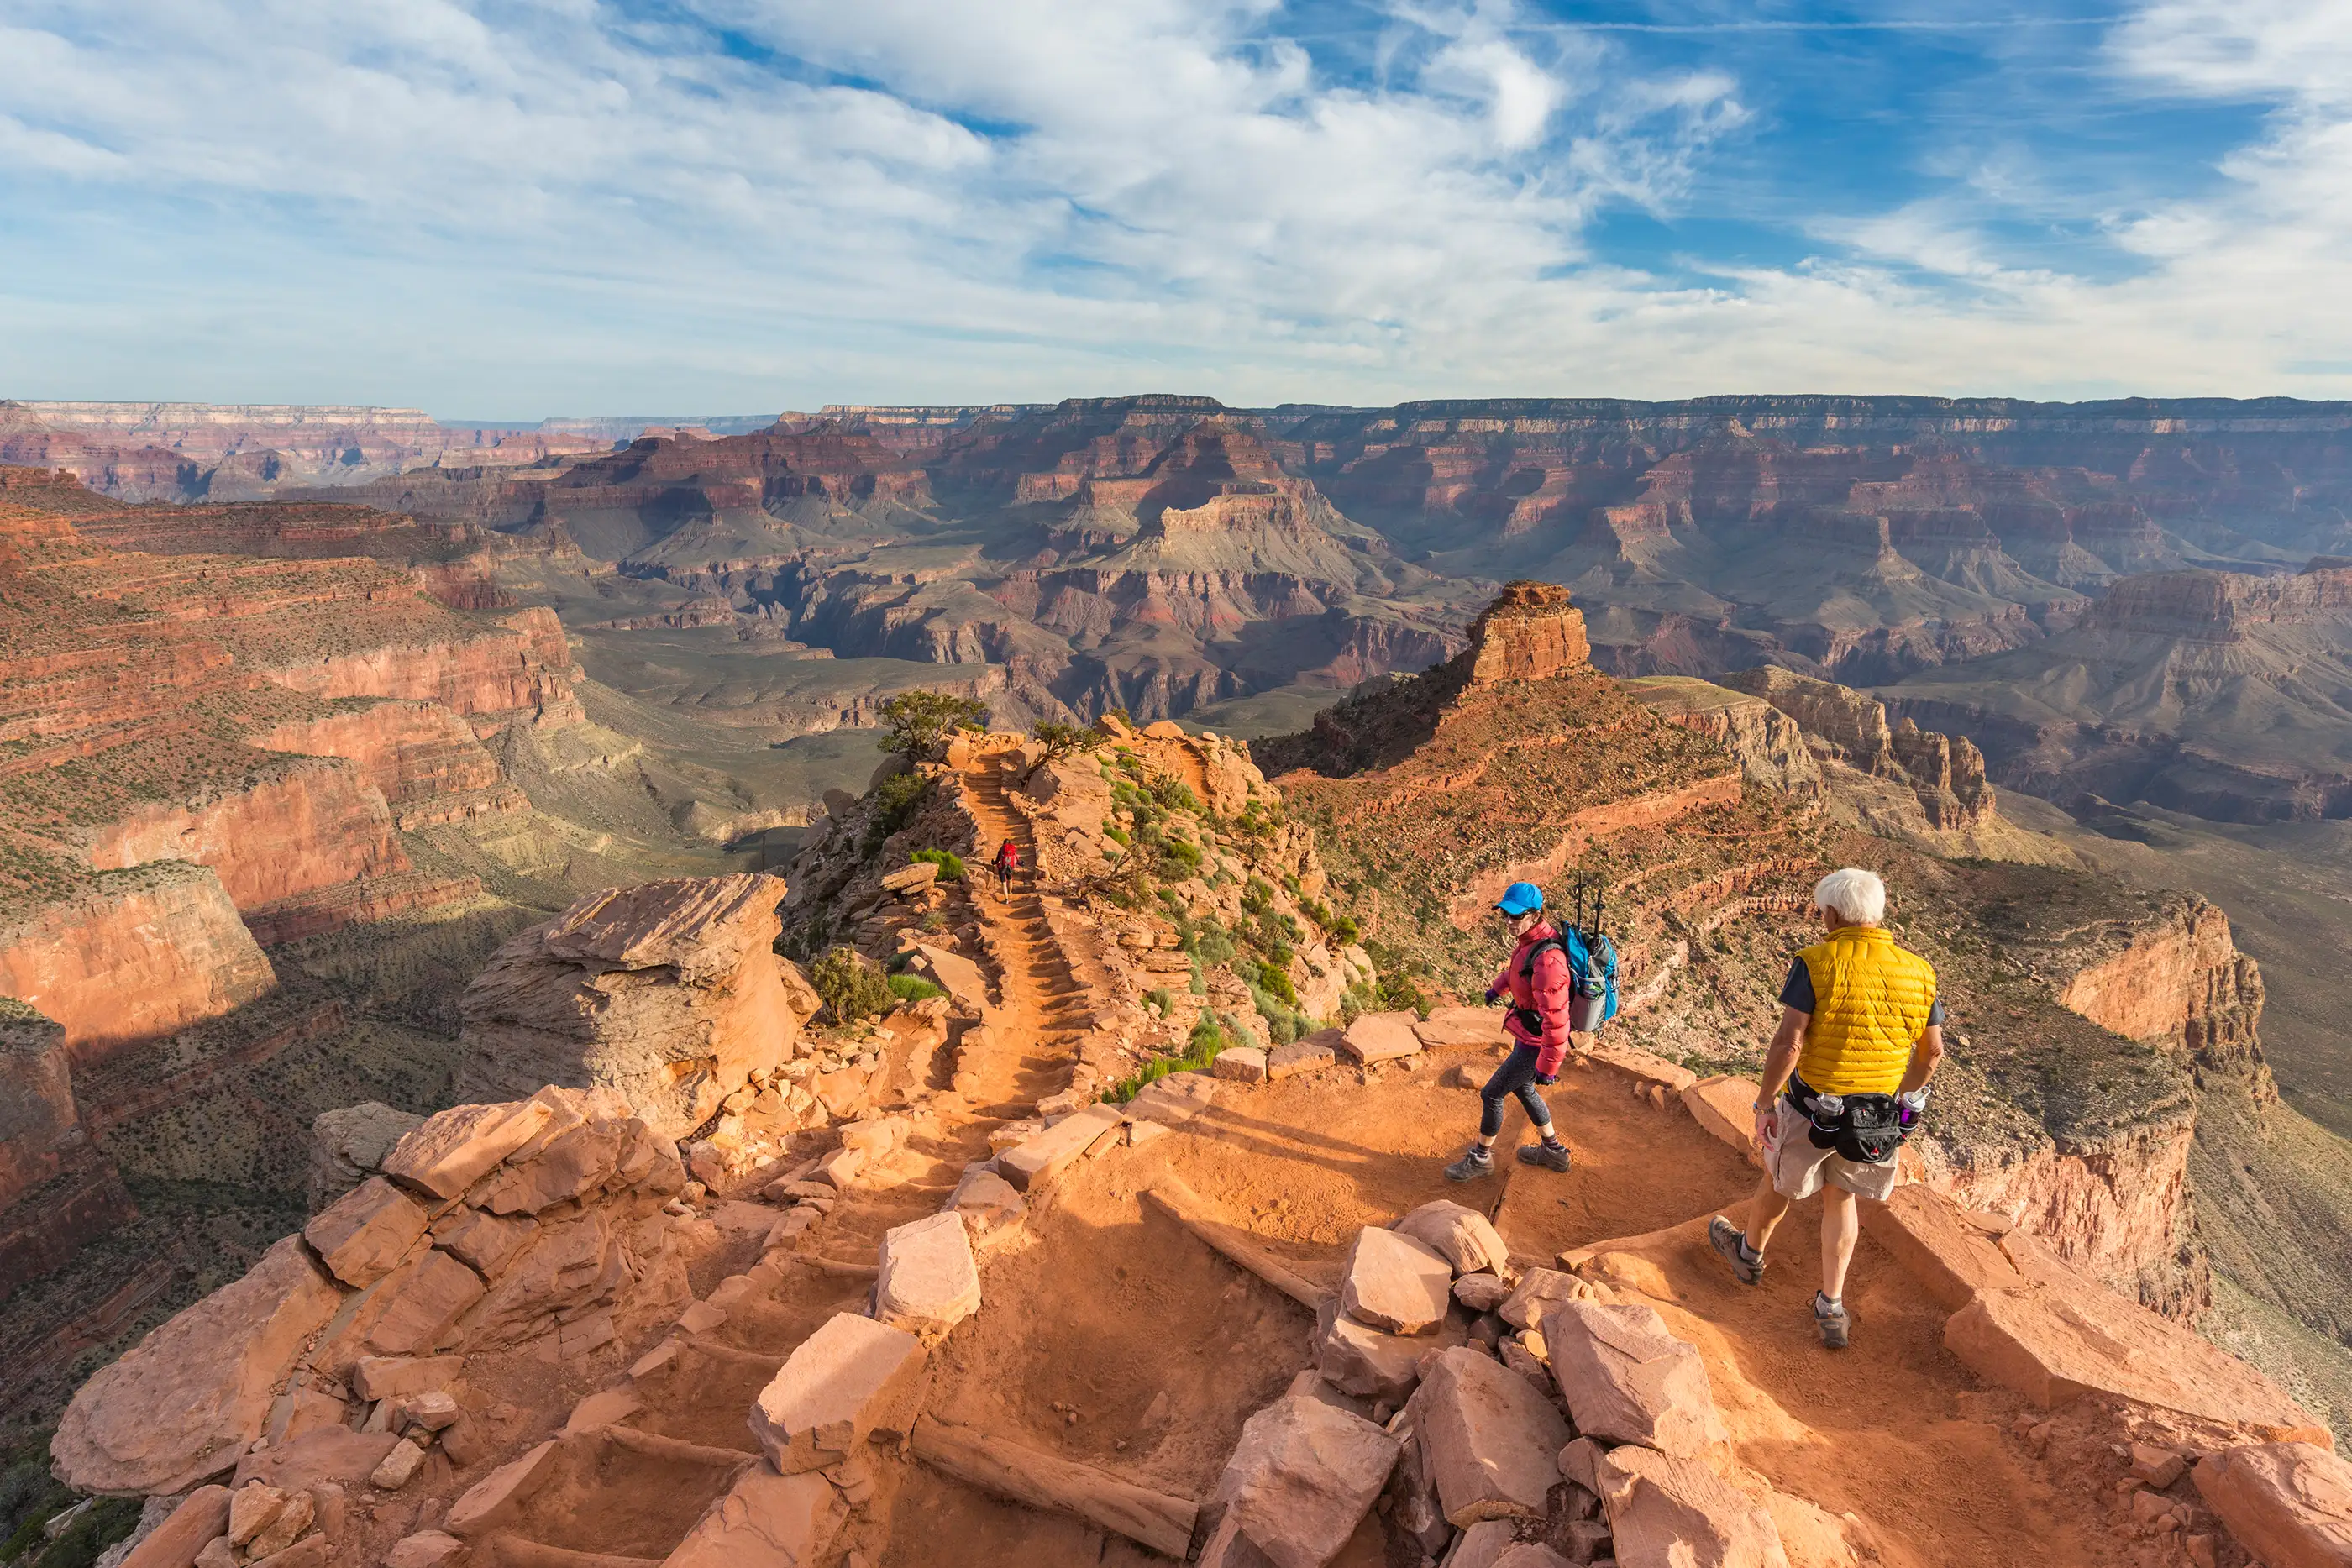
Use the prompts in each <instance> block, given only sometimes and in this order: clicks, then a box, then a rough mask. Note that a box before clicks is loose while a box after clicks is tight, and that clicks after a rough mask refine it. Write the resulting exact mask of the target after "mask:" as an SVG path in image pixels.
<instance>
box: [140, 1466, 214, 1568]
mask: <svg viewBox="0 0 2352 1568" xmlns="http://www.w3.org/2000/svg"><path fill="white" fill-rule="evenodd" d="M228 1516H229V1490H228V1488H226V1487H224V1486H208V1487H198V1488H197V1489H196V1490H194V1491H192V1492H190V1493H189V1494H188V1495H187V1498H186V1499H185V1500H184V1501H183V1502H182V1503H181V1504H180V1506H179V1507H177V1508H175V1509H173V1511H172V1516H171V1517H170V1518H169V1519H167V1520H165V1521H163V1523H161V1524H159V1525H157V1526H156V1527H155V1528H154V1530H153V1531H150V1532H149V1534H148V1536H147V1538H146V1539H145V1540H143V1541H142V1542H139V1544H138V1545H136V1546H134V1547H132V1548H131V1551H130V1553H129V1554H128V1555H127V1556H125V1557H124V1558H123V1559H122V1563H121V1568H189V1564H190V1563H194V1562H195V1560H196V1553H197V1552H202V1551H203V1550H204V1549H205V1545H206V1543H207V1542H211V1541H212V1540H213V1539H214V1538H215V1537H216V1536H219V1535H221V1534H223V1533H225V1532H226V1531H227V1529H228Z"/></svg>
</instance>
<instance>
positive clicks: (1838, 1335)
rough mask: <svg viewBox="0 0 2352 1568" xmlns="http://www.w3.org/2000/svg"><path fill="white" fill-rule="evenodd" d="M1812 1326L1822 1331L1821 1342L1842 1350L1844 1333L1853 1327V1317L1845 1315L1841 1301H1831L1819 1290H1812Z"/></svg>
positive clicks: (1844, 1340)
mask: <svg viewBox="0 0 2352 1568" xmlns="http://www.w3.org/2000/svg"><path fill="white" fill-rule="evenodd" d="M1813 1326H1814V1327H1815V1328H1817V1329H1819V1330H1821V1331H1822V1343H1823V1344H1824V1345H1827V1346H1828V1347H1829V1348H1830V1349H1832V1350H1843V1349H1844V1348H1845V1342H1846V1335H1847V1334H1848V1333H1850V1332H1852V1330H1853V1319H1852V1318H1851V1317H1848V1316H1847V1315H1846V1310H1845V1303H1844V1302H1843V1301H1831V1300H1830V1299H1829V1298H1828V1297H1827V1296H1824V1295H1822V1293H1821V1292H1820V1291H1814V1292H1813Z"/></svg>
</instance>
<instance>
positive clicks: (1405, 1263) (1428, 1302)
mask: <svg viewBox="0 0 2352 1568" xmlns="http://www.w3.org/2000/svg"><path fill="white" fill-rule="evenodd" d="M1453 1301H1454V1266H1453V1265H1452V1264H1451V1263H1448V1262H1447V1261H1446V1260H1445V1259H1444V1257H1443V1256H1442V1255H1441V1254H1440V1253H1439V1252H1438V1251H1437V1249H1435V1248H1433V1247H1431V1246H1429V1245H1428V1244H1426V1243H1424V1242H1421V1241H1417V1240H1415V1239H1412V1237H1410V1236H1402V1235H1400V1234H1398V1233H1397V1232H1396V1231H1393V1230H1383V1229H1381V1228H1379V1227H1378V1226H1372V1225H1368V1226H1365V1227H1364V1228H1362V1229H1361V1230H1359V1231H1358V1232H1356V1240H1355V1244H1354V1245H1353V1246H1351V1247H1349V1249H1348V1262H1347V1270H1346V1274H1345V1277H1344V1278H1343V1280H1342V1281H1341V1283H1340V1287H1339V1306H1340V1310H1342V1311H1343V1312H1346V1313H1347V1314H1348V1315H1349V1317H1351V1318H1353V1319H1355V1320H1356V1321H1357V1322H1360V1323H1365V1324H1368V1325H1370V1327H1372V1328H1376V1329H1383V1330H1386V1331H1387V1332H1388V1333H1399V1334H1423V1333H1429V1332H1430V1331H1431V1330H1432V1329H1434V1328H1435V1327H1436V1326H1437V1325H1438V1324H1439V1323H1440V1322H1443V1321H1444V1317H1445V1309H1446V1308H1447V1307H1449V1306H1450V1305H1452V1304H1453Z"/></svg>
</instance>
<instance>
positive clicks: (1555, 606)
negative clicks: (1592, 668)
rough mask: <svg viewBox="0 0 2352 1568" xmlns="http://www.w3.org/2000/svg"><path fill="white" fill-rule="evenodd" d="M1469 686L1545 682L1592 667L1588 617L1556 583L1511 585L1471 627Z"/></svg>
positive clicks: (1527, 582) (1507, 586)
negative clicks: (1585, 622)
mask: <svg viewBox="0 0 2352 1568" xmlns="http://www.w3.org/2000/svg"><path fill="white" fill-rule="evenodd" d="M1470 647H1471V664H1470V681H1471V684H1472V685H1493V684H1494V683H1495V682H1496V681H1540V680H1545V679H1548V678H1549V677H1550V676H1553V675H1558V674H1566V673H1567V672H1569V671H1570V670H1580V669H1583V668H1585V667H1587V666H1588V665H1589V664H1591V657H1592V643H1591V641H1590V640H1589V639H1588V638H1587V637H1586V636H1585V633H1584V612H1582V611H1580V610H1579V609H1577V608H1576V607H1575V606H1574V605H1573V604H1571V603H1570V602H1569V595H1568V590H1567V589H1565V588H1562V587H1560V586H1559V584H1558V583H1552V582H1529V581H1519V582H1510V583H1506V584H1504V585H1503V591H1502V593H1501V594H1500V595H1499V596H1498V597H1497V598H1496V601H1495V602H1493V603H1492V604H1489V605H1488V606H1486V609H1485V610H1484V611H1483V612H1480V614H1479V616H1478V619H1477V620H1476V621H1475V622H1473V623H1472V625H1471V628H1470Z"/></svg>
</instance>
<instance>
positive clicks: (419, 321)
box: [0, 0, 2352, 418]
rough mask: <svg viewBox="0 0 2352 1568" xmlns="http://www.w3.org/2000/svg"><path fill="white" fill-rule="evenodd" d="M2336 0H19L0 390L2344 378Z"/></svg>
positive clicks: (1237, 389) (1470, 389)
mask: <svg viewBox="0 0 2352 1568" xmlns="http://www.w3.org/2000/svg"><path fill="white" fill-rule="evenodd" d="M2347 257H2352V3H2347V0H2336V3H2332V4H2284V3H2277V0H2155V3H2152V4H2143V5H2039V4H2038V5H2034V6H2032V8H2031V9H2021V8H2012V7H2009V6H1998V7H1996V6H1990V5H1980V6H1952V5H1924V4H1921V5H1910V4H1897V5H1880V6H1874V7H1868V8H1864V7H1859V6H1855V7H1838V6H1829V5H1799V4H1781V5H1744V6H1733V5H1713V4H1657V5H1644V4H1639V3H1636V0H1622V3H1617V4H1608V5H1559V4H1554V5H1537V4H1533V3H1525V4H1518V5H1502V4H1475V3H1473V4H1467V5H1464V4H1443V3H1437V0H1395V3H1392V4H1370V3H1360V0H1301V3H1298V4H1289V5H1283V4H1275V3H1273V0H1224V3H1210V0H1199V3H1192V0H1121V3H1120V4H1118V5H1102V4H1099V3H1098V0H1096V3H1070V4H1064V3H1059V0H1053V3H1047V0H1027V3H1024V0H1000V3H997V4H992V5H986V6H975V5H960V4H940V3H933V0H859V3H858V4H856V5H842V4H840V3H839V0H630V3H627V4H600V3H597V0H483V3H472V4H467V3H459V0H339V4H337V5H331V6H329V5H319V4H317V3H316V0H237V3H236V4H234V5H231V4H226V3H225V0H0V316H5V319H6V321H7V323H8V325H7V328H6V329H5V331H0V396H5V395H15V396H23V397H37V398H61V397H104V398H156V399H165V398H169V399H184V400H192V401H205V402H380V403H381V402H391V403H403V404H417V405H422V406H425V407H427V408H429V409H431V410H433V411H434V412H436V413H440V414H443V415H444V416H446V417H453V418H454V417H467V416H472V417H499V418H531V417H538V416H541V415H544V414H551V413H627V412H646V411H660V410H691V411H697V412H719V411H745V412H750V411H764V410H773V409H782V408H785V407H802V408H806V407H814V406H816V405H818V404H821V403H824V402H949V401H956V402H962V401H995V400H1039V399H1048V398H1055V397H1061V396H1067V395H1077V394H1089V393H1106V392H1128V391H1139V390H1171V391H1184V392H1206V393H1210V394H1212V395H1215V396H1218V397H1223V398H1224V399H1226V400H1227V401H1229V402H1253V403H1257V402H1281V401H1316V402H1389V401H1392V400H1396V399H1400V398H1408V397H1439V396H1475V395H1499V394H1516V395H1617V396H1632V397H1675V396H1686V395H1693V394H1697V393H1704V392H1770V391H1840V392H1945V393H2007V394H2014V395H2022V396H2036V397H2084V396H2106V395H2116V394H2119V393H2142V392H2144V393H2150V394H2169V395H2178V394H2190V393H2215V394H2235V395H2261V394H2268V393H2287V394H2293V395H2300V396H2308V397H2328V396H2352V311H2347V309H2346V308H2345V307H2344V303H2343V301H2344V298H2345V295H2346V288H2345V285H2346V284H2347V281H2352V265H2347V260H2346V258H2347Z"/></svg>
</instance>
